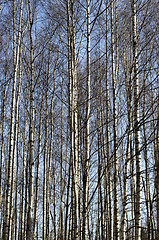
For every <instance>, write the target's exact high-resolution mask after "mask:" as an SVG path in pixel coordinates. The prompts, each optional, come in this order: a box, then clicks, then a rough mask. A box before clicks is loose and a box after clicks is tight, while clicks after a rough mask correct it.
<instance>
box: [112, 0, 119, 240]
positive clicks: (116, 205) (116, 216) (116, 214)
mask: <svg viewBox="0 0 159 240" xmlns="http://www.w3.org/2000/svg"><path fill="white" fill-rule="evenodd" d="M113 19H114V4H113V1H111V54H112V87H113V134H114V137H113V140H114V239H115V240H119V200H118V164H119V160H118V150H117V148H118V146H117V145H118V142H117V116H116V73H115V53H114V47H115V43H114V24H113V23H114V21H113ZM116 67H117V66H116Z"/></svg>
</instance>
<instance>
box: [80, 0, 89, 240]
mask: <svg viewBox="0 0 159 240" xmlns="http://www.w3.org/2000/svg"><path fill="white" fill-rule="evenodd" d="M89 118H90V2H89V0H87V104H86V123H85V124H86V133H85V144H86V153H85V160H84V173H83V229H82V240H85V239H87V224H88V219H89V215H88V214H89V210H88V200H89V199H88V198H89Z"/></svg>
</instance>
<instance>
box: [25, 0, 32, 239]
mask: <svg viewBox="0 0 159 240" xmlns="http://www.w3.org/2000/svg"><path fill="white" fill-rule="evenodd" d="M28 7H29V35H30V126H29V147H30V153H29V202H28V213H27V231H26V238H27V239H31V238H32V228H33V190H34V187H33V186H34V62H33V59H34V56H33V38H32V26H33V19H31V3H30V0H28Z"/></svg>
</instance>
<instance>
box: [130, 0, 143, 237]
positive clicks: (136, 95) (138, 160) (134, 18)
mask: <svg viewBox="0 0 159 240" xmlns="http://www.w3.org/2000/svg"><path fill="white" fill-rule="evenodd" d="M131 6H132V28H133V67H134V134H135V156H136V199H135V240H141V154H140V127H139V121H140V119H139V80H138V53H137V14H136V4H135V1H134V0H132V5H131Z"/></svg>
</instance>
